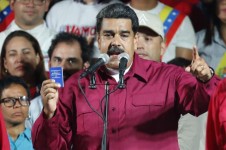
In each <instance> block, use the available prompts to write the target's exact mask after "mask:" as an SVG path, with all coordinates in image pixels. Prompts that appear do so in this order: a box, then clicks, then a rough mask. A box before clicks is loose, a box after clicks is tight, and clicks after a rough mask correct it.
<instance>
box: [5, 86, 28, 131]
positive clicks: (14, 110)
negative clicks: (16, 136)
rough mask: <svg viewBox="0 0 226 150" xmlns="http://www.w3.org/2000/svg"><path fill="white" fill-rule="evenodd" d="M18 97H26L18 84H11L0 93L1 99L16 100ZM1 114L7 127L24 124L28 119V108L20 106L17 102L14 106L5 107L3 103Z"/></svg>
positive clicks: (24, 90) (24, 91)
mask: <svg viewBox="0 0 226 150" xmlns="http://www.w3.org/2000/svg"><path fill="white" fill-rule="evenodd" d="M20 96H28V95H27V91H26V89H25V88H24V87H23V86H21V85H19V84H12V85H10V86H9V87H8V88H6V89H5V90H3V92H2V97H1V99H3V98H9V97H11V98H18V97H20ZM1 109H2V114H3V117H4V120H5V123H6V126H7V127H10V126H14V125H18V124H24V123H25V120H26V118H27V117H28V109H29V105H28V106H21V104H20V103H19V101H17V102H16V104H15V106H12V107H7V106H6V105H5V104H4V103H1Z"/></svg>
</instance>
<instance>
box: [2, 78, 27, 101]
mask: <svg viewBox="0 0 226 150" xmlns="http://www.w3.org/2000/svg"><path fill="white" fill-rule="evenodd" d="M13 84H16V85H21V86H22V87H24V89H25V90H26V92H27V95H28V97H30V91H29V88H28V86H27V84H26V83H25V81H24V80H23V79H22V78H20V77H16V76H6V77H4V78H2V79H1V80H0V98H2V93H3V91H4V90H5V89H7V88H9V87H10V86H11V85H13Z"/></svg>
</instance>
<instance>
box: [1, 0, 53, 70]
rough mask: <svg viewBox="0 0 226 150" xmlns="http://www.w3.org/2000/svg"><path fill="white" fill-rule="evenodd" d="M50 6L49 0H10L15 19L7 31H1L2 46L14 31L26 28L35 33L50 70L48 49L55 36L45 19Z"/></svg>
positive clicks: (25, 29)
mask: <svg viewBox="0 0 226 150" xmlns="http://www.w3.org/2000/svg"><path fill="white" fill-rule="evenodd" d="M48 6H49V0H10V7H11V9H12V10H13V11H14V14H15V19H14V20H13V22H12V23H11V24H10V25H9V26H8V28H7V29H6V30H5V31H3V32H1V33H0V48H2V44H3V41H4V40H5V38H6V37H7V35H8V34H9V33H11V32H13V31H16V30H24V31H26V32H28V33H30V34H31V35H33V36H34V37H35V38H36V39H37V40H38V42H39V44H40V46H41V50H42V53H43V56H44V59H45V68H46V70H48V54H47V50H48V48H49V46H50V43H51V40H52V38H53V37H54V36H55V31H53V30H50V29H48V28H47V26H46V23H45V21H44V19H43V16H44V14H45V12H46V11H47V10H48Z"/></svg>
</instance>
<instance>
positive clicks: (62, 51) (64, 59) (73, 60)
mask: <svg viewBox="0 0 226 150" xmlns="http://www.w3.org/2000/svg"><path fill="white" fill-rule="evenodd" d="M58 66H61V67H62V68H63V70H64V80H66V79H67V78H69V77H70V76H71V75H72V74H73V73H75V72H77V71H79V70H81V69H82V68H83V60H82V50H81V47H80V44H79V43H78V42H73V43H65V42H61V43H58V44H57V45H56V47H55V49H54V50H53V54H52V56H51V58H50V67H58Z"/></svg>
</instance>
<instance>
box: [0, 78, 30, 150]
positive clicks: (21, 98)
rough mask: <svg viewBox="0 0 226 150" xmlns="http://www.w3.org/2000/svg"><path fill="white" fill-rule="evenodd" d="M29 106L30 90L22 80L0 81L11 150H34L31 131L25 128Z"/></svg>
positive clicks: (0, 98)
mask: <svg viewBox="0 0 226 150" xmlns="http://www.w3.org/2000/svg"><path fill="white" fill-rule="evenodd" d="M29 105H30V101H29V89H28V87H27V85H26V83H25V82H24V81H23V80H22V79H21V78H19V77H12V76H9V77H6V78H4V79H2V80H0V106H1V110H2V114H3V118H4V121H5V124H6V129H7V132H8V138H9V142H10V149H17V150H25V149H26V150H32V149H33V145H32V141H31V130H30V129H28V128H25V120H26V118H28V109H29Z"/></svg>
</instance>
